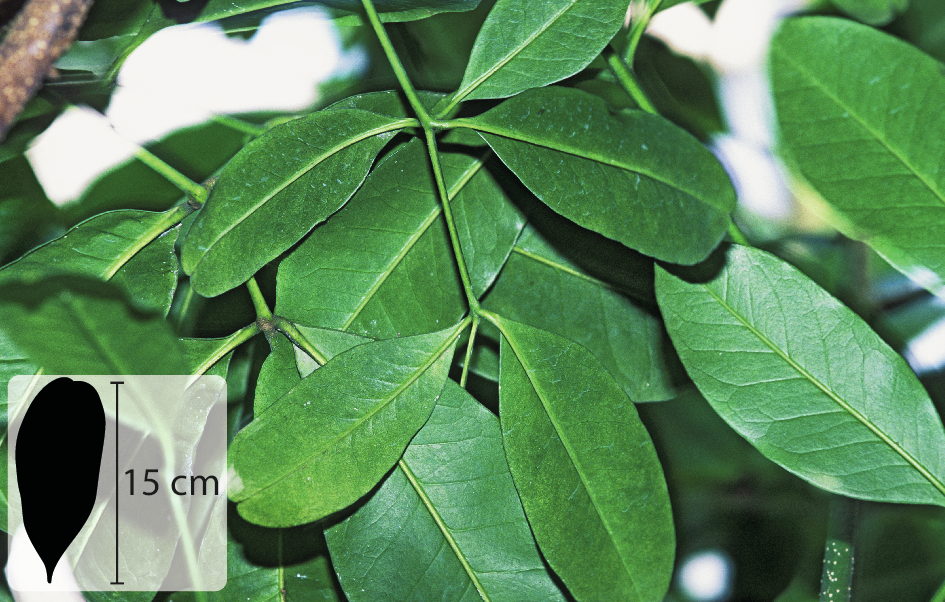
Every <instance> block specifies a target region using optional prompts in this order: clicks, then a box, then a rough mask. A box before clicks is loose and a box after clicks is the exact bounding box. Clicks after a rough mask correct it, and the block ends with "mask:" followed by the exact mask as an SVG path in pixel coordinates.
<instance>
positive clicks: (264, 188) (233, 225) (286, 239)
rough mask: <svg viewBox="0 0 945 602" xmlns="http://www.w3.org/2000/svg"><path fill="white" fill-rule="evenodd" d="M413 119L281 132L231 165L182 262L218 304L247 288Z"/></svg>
mask: <svg viewBox="0 0 945 602" xmlns="http://www.w3.org/2000/svg"><path fill="white" fill-rule="evenodd" d="M412 122H413V120H395V119H392V118H390V117H386V116H383V115H379V114H377V113H369V112H367V111H358V110H353V109H336V110H331V111H318V112H317V113H314V114H312V115H309V116H308V117H303V118H300V119H296V120H293V121H290V122H288V123H284V124H282V125H280V126H276V127H274V128H272V129H271V130H269V131H267V132H266V133H265V134H263V135H262V136H260V137H259V138H257V139H256V140H253V141H252V142H250V143H249V144H248V145H246V147H244V148H243V150H241V151H240V152H239V154H237V155H236V157H234V158H233V160H232V161H230V162H229V163H228V164H227V165H226V167H224V168H223V172H222V173H221V174H220V178H219V180H218V181H217V183H216V184H215V185H214V187H213V190H212V191H211V193H210V198H209V199H207V202H206V204H205V205H204V206H203V207H202V208H201V209H200V212H199V213H198V215H197V219H196V220H194V223H193V225H192V226H191V228H190V231H189V232H188V233H187V238H186V240H185V241H184V246H183V249H182V251H181V260H182V262H183V266H184V270H185V271H186V272H187V273H188V274H190V275H191V283H192V285H193V286H194V289H195V290H196V291H197V292H198V293H200V294H201V295H203V296H205V297H213V296H216V295H219V294H220V293H224V292H226V291H228V290H230V289H231V288H233V287H235V286H237V285H239V284H242V283H243V282H245V281H246V280H248V279H249V277H250V276H252V275H253V274H255V273H256V271H257V270H258V269H259V268H260V267H262V266H263V265H265V264H266V263H268V262H269V261H271V260H272V259H274V258H276V257H278V256H279V255H280V254H281V253H282V252H283V251H285V250H286V249H288V248H289V247H291V246H292V245H293V244H295V243H296V242H298V241H299V239H301V238H302V237H303V236H305V234H306V233H307V232H308V231H309V230H311V229H312V228H313V227H314V226H315V225H316V224H318V223H319V222H321V221H324V220H325V219H327V218H328V216H329V215H331V214H332V213H334V212H335V211H337V210H338V209H339V208H340V207H341V206H342V205H344V204H345V203H346V202H347V201H348V199H349V198H350V197H351V195H352V194H353V193H354V191H355V190H357V188H358V186H360V185H361V183H362V182H363V181H364V177H365V176H366V175H367V172H368V170H369V169H370V168H371V163H372V162H373V161H374V158H375V156H377V153H378V152H379V151H380V150H381V147H383V146H384V144H386V143H387V141H388V140H390V138H391V137H392V136H393V135H394V133H395V132H396V131H397V130H399V129H401V128H403V127H405V126H407V125H410V124H411V123H412Z"/></svg>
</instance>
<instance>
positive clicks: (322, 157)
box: [190, 119, 417, 272]
mask: <svg viewBox="0 0 945 602" xmlns="http://www.w3.org/2000/svg"><path fill="white" fill-rule="evenodd" d="M416 123H417V120H416V119H399V120H397V121H393V122H391V123H387V124H385V125H383V126H380V127H376V128H373V129H370V130H367V131H365V132H362V133H360V134H358V135H357V136H354V137H353V138H348V139H346V140H344V141H343V142H342V143H340V144H336V145H334V146H332V147H330V148H329V149H327V150H325V151H323V152H322V153H320V154H319V155H318V157H317V160H315V161H311V162H309V163H307V164H306V165H305V167H302V168H300V169H299V170H297V171H296V172H295V173H294V174H292V175H291V176H289V177H288V178H286V180H285V181H284V182H283V183H282V184H281V185H279V186H278V187H276V188H274V189H273V190H272V191H271V192H269V193H267V194H265V195H264V196H262V197H261V198H260V200H259V201H258V202H257V203H256V204H255V205H253V206H252V207H250V208H248V209H247V211H246V212H245V213H244V214H243V215H241V216H240V217H239V218H237V219H235V220H231V221H230V223H229V224H228V225H227V227H226V228H224V229H222V230H221V231H220V232H219V233H218V234H217V236H216V237H215V238H213V239H212V240H210V241H208V243H207V246H206V250H204V252H203V254H202V255H201V256H200V257H199V258H198V259H197V261H195V262H194V265H193V268H191V270H190V271H191V272H195V271H196V270H197V266H199V265H200V264H201V263H202V262H203V260H204V259H206V258H207V256H208V255H209V254H210V249H212V248H213V246H214V245H216V244H217V243H219V242H220V241H221V240H223V238H224V237H225V236H226V235H227V234H229V233H230V232H231V231H232V230H233V229H234V228H236V227H237V226H239V225H241V224H242V223H243V222H245V221H246V220H247V219H249V218H250V217H252V216H253V215H254V214H255V213H256V212H257V211H258V210H259V208H260V207H262V206H263V205H265V204H266V203H268V202H269V201H270V200H272V199H273V198H274V197H275V196H276V195H277V194H279V193H280V192H282V191H283V190H285V189H286V188H288V187H289V186H290V185H292V184H294V183H295V182H297V181H298V179H299V178H301V177H302V176H304V175H305V174H307V173H309V172H310V171H312V170H313V169H315V167H316V166H318V165H319V164H321V163H322V162H324V161H326V160H328V159H330V158H331V157H333V156H335V155H337V154H338V153H340V152H341V151H343V150H345V149H347V148H349V147H352V146H354V145H355V144H357V143H358V142H362V141H364V140H367V139H368V138H371V137H373V136H378V135H380V134H386V133H387V132H393V131H395V130H401V129H403V128H405V127H410V126H412V125H415V124H416Z"/></svg>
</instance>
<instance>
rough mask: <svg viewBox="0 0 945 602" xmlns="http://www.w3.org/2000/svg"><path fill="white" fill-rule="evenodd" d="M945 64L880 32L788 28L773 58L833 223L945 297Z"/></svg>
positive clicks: (782, 97) (800, 148)
mask: <svg viewBox="0 0 945 602" xmlns="http://www.w3.org/2000/svg"><path fill="white" fill-rule="evenodd" d="M943 69H945V67H943V66H942V64H941V63H939V62H938V61H935V60H934V59H932V58H929V57H928V56H926V55H925V54H923V53H922V52H920V51H919V50H916V49H915V48H913V47H912V46H910V45H909V44H907V43H905V42H902V41H901V40H898V39H896V38H894V37H892V36H890V35H888V34H885V33H882V32H879V31H876V30H875V29H873V28H871V27H867V26H865V25H860V24H858V23H853V22H851V21H845V20H841V19H834V18H825V17H817V18H813V17H812V18H804V19H792V20H789V21H787V22H785V24H784V26H783V27H782V28H781V30H780V32H779V33H778V34H777V35H776V36H775V38H774V42H773V46H772V54H771V72H772V84H773V88H774V98H775V104H776V106H777V113H778V121H779V123H780V129H781V135H782V141H783V146H784V148H785V150H786V152H787V154H788V155H789V159H790V160H791V161H793V162H794V164H795V166H796V168H797V169H799V170H800V174H801V175H802V176H803V177H804V178H805V179H806V180H807V181H808V182H809V183H810V184H811V185H812V186H813V187H814V188H815V189H816V190H817V192H819V193H820V195H821V196H822V197H823V200H824V201H826V203H827V205H828V207H827V208H826V213H828V217H829V219H830V222H831V224H832V225H834V226H835V227H837V228H838V229H839V230H840V231H841V232H843V233H844V234H846V235H847V236H849V237H851V238H855V239H857V240H862V241H864V242H866V243H867V244H868V245H870V246H871V247H873V248H874V249H875V250H876V251H877V252H878V253H879V254H880V255H882V256H883V257H884V258H885V259H886V260H887V261H889V262H890V263H891V264H892V265H893V266H895V267H896V268H897V269H898V270H900V271H902V272H903V273H904V274H906V275H908V276H910V277H911V278H912V279H913V280H915V281H916V282H918V283H920V284H921V285H922V286H925V287H927V288H928V289H929V290H930V291H932V292H935V293H942V292H945V281H943V279H945V254H943V253H942V248H941V236H940V235H939V231H940V230H941V228H942V227H945V171H943V170H942V169H941V165H942V162H943V161H945V114H943V113H942V112H941V111H936V110H933V109H931V108H930V107H935V106H938V105H941V104H943V103H945V78H943V77H942V72H943Z"/></svg>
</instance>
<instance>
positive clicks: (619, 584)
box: [492, 315, 675, 602]
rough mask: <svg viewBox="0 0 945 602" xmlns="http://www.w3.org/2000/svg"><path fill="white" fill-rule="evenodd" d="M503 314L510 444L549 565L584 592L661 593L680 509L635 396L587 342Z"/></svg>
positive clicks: (578, 594) (503, 399)
mask: <svg viewBox="0 0 945 602" xmlns="http://www.w3.org/2000/svg"><path fill="white" fill-rule="evenodd" d="M492 319H493V320H494V322H495V323H496V325H497V326H498V327H499V330H500V331H501V332H502V342H501V349H500V362H501V368H500V372H499V386H500V388H499V416H500V417H501V420H502V438H503V442H504V445H505V453H506V456H507V458H508V461H509V467H510V468H511V470H512V476H513V478H514V479H515V486H516V487H517V488H518V492H519V495H521V498H522V504H523V505H524V507H525V514H526V516H528V522H529V523H530V524H531V526H532V531H533V532H534V534H535V539H536V540H538V545H539V547H540V548H541V551H542V553H543V554H544V556H545V558H546V559H547V560H548V564H550V565H551V567H552V568H553V569H554V570H555V572H556V573H557V574H558V576H559V577H561V579H562V580H563V581H564V583H565V585H567V586H568V588H569V589H570V591H571V593H572V594H573V595H574V597H575V598H576V599H578V600H600V599H608V600H648V601H654V602H655V601H658V600H662V599H663V596H664V595H665V594H666V590H667V588H668V587H669V581H670V577H671V576H672V570H673V554H674V548H675V535H674V531H673V518H672V512H671V510H670V504H669V494H668V492H667V489H666V481H665V480H664V478H663V471H662V468H661V467H660V463H659V459H658V458H657V457H656V450H655V448H654V447H653V443H652V441H650V437H649V435H648V433H647V432H646V429H645V428H644V427H643V424H642V423H641V422H640V419H639V417H638V416H637V412H636V408H635V407H634V405H633V403H632V402H631V401H630V400H629V399H628V398H627V396H626V394H625V393H624V392H623V391H622V390H621V389H620V387H619V386H618V385H617V383H616V382H615V381H614V379H613V377H611V376H610V374H609V373H608V372H607V371H606V370H605V369H604V367H603V366H602V365H601V364H600V362H599V361H598V360H597V359H596V358H595V357H594V356H593V355H591V353H590V352H588V351H587V350H586V349H584V348H583V347H581V346H580V345H578V344H577V343H574V342H572V341H569V340H567V339H564V338H562V337H559V336H558V335H555V334H551V333H549V332H545V331H543V330H539V329H537V328H532V327H531V326H527V325H524V324H520V323H518V322H514V321H511V320H508V319H505V318H499V317H498V316H495V315H493V316H492ZM588 550H593V551H594V553H593V554H589V553H588Z"/></svg>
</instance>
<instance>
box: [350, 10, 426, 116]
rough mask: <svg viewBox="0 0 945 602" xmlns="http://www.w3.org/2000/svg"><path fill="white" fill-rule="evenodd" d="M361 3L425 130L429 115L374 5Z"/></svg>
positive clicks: (395, 74)
mask: <svg viewBox="0 0 945 602" xmlns="http://www.w3.org/2000/svg"><path fill="white" fill-rule="evenodd" d="M361 1H362V3H363V4H364V12H365V13H367V18H368V21H369V22H370V23H371V27H372V28H373V29H374V33H375V34H376V35H377V39H378V41H379V42H380V43H381V48H383V49H384V54H385V55H387V60H388V62H390V66H391V68H392V69H393V70H394V76H395V77H396V78H397V81H398V82H399V83H400V87H401V88H402V89H403V91H404V94H406V95H407V101H408V102H410V106H411V107H412V108H413V110H414V112H415V113H416V114H417V119H419V120H420V123H421V124H422V126H423V128H424V129H427V128H428V124H429V123H430V114H429V113H427V110H426V108H425V107H424V106H423V104H422V103H421V102H420V97H419V96H417V91H416V90H414V88H413V84H411V83H410V78H408V77H407V71H406V70H405V69H404V66H403V64H402V63H401V62H400V58H399V57H398V56H397V52H396V51H395V50H394V45H393V44H391V41H390V38H389V37H388V36H387V32H386V31H385V30H384V25H383V24H382V23H381V19H380V17H378V16H377V11H376V10H375V9H374V3H373V2H371V0H361Z"/></svg>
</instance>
